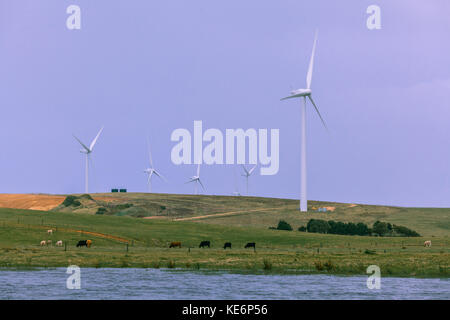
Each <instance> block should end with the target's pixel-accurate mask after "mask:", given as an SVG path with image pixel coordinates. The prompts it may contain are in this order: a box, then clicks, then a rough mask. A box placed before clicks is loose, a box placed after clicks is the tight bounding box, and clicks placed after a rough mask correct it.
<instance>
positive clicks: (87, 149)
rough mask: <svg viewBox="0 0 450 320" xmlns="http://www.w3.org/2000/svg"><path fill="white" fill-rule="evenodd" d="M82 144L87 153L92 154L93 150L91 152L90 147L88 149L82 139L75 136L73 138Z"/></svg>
mask: <svg viewBox="0 0 450 320" xmlns="http://www.w3.org/2000/svg"><path fill="white" fill-rule="evenodd" d="M73 137H74V138H75V139H76V140H77V141H78V142H79V143H80V144H81V146H82V147H83V148H84V149H86V151H87V152H91V150H89V148H88V147H86V146H85V145H84V143H83V142H81V140H80V139H78V138H77V137H75V136H73Z"/></svg>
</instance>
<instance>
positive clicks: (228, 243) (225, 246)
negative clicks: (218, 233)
mask: <svg viewBox="0 0 450 320" xmlns="http://www.w3.org/2000/svg"><path fill="white" fill-rule="evenodd" d="M223 248H224V249H226V248H230V249H231V242H225V244H224V245H223Z"/></svg>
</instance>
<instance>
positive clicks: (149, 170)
mask: <svg viewBox="0 0 450 320" xmlns="http://www.w3.org/2000/svg"><path fill="white" fill-rule="evenodd" d="M147 147H148V155H149V160H150V167H149V168H147V169H145V170H144V172H145V173H146V174H147V175H148V180H147V184H148V189H149V192H150V193H151V192H152V176H153V175H156V176H157V177H158V178H160V179H161V180H166V179H165V178H164V177H163V176H162V174H160V173H159V172H158V171H156V169H155V168H154V167H153V159H152V152H151V150H150V143H149V141H148V140H147Z"/></svg>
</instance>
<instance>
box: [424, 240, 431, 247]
mask: <svg viewBox="0 0 450 320" xmlns="http://www.w3.org/2000/svg"><path fill="white" fill-rule="evenodd" d="M423 246H424V247H431V240H427V241H425V242H424V243H423Z"/></svg>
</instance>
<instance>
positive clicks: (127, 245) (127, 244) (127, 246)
mask: <svg viewBox="0 0 450 320" xmlns="http://www.w3.org/2000/svg"><path fill="white" fill-rule="evenodd" d="M127 252H128V243H127Z"/></svg>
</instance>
